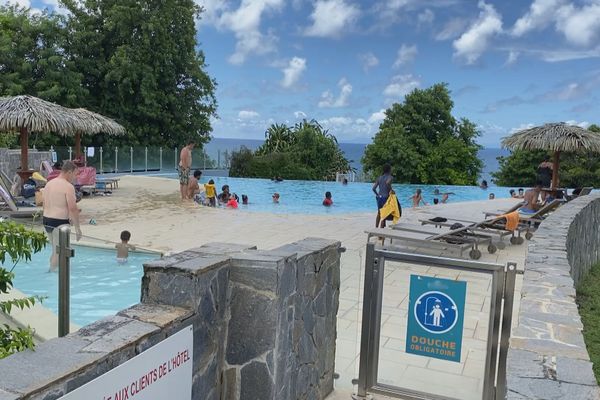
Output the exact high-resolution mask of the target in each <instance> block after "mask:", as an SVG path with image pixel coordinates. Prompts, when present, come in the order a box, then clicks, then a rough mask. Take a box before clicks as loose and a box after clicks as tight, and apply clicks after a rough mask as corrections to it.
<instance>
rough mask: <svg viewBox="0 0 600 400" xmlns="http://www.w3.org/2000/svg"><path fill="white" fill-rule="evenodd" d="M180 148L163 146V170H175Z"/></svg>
mask: <svg viewBox="0 0 600 400" xmlns="http://www.w3.org/2000/svg"><path fill="white" fill-rule="evenodd" d="M179 150H180V149H173V148H166V147H165V148H163V152H162V161H163V162H162V170H161V171H174V170H175V169H176V167H177V163H178V161H179V153H178V151H179Z"/></svg>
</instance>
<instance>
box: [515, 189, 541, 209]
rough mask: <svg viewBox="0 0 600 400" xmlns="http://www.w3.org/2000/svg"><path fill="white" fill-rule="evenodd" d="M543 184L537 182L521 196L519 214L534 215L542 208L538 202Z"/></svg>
mask: <svg viewBox="0 0 600 400" xmlns="http://www.w3.org/2000/svg"><path fill="white" fill-rule="evenodd" d="M542 186H543V183H542V182H541V181H537V182H536V183H535V186H534V187H533V188H531V189H529V190H527V191H526V192H525V195H524V196H523V205H522V206H521V208H519V213H521V214H534V213H535V212H536V211H537V210H539V209H540V208H541V207H542V202H540V201H539V198H540V192H541V191H542Z"/></svg>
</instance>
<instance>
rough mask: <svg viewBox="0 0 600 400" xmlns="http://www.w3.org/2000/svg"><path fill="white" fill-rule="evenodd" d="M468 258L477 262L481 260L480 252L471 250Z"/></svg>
mask: <svg viewBox="0 0 600 400" xmlns="http://www.w3.org/2000/svg"><path fill="white" fill-rule="evenodd" d="M469 257H471V259H473V260H479V259H480V258H481V251H479V250H477V249H473V250H471V251H469Z"/></svg>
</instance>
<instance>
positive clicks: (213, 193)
mask: <svg viewBox="0 0 600 400" xmlns="http://www.w3.org/2000/svg"><path fill="white" fill-rule="evenodd" d="M204 190H205V191H206V199H207V200H208V205H209V206H211V207H216V206H217V189H215V181H213V180H212V179H211V180H209V181H208V183H205V184H204Z"/></svg>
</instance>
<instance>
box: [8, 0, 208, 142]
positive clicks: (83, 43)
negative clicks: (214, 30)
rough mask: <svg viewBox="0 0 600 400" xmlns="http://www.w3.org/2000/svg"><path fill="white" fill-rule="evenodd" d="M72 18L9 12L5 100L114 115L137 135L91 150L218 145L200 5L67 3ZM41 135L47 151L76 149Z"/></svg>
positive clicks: (108, 0)
mask: <svg viewBox="0 0 600 400" xmlns="http://www.w3.org/2000/svg"><path fill="white" fill-rule="evenodd" d="M61 3H62V4H63V5H64V6H65V7H66V9H67V10H68V11H69V13H68V14H67V15H66V16H61V15H57V14H48V13H47V12H44V13H41V14H37V13H32V12H30V11H29V10H27V9H25V8H19V7H16V6H11V7H5V6H0V65H1V66H2V74H0V95H19V94H30V95H33V96H37V97H40V98H43V99H45V100H49V101H53V102H56V103H58V104H61V105H64V106H67V107H85V108H88V109H90V110H91V111H96V112H99V113H101V114H103V115H106V116H109V117H112V118H115V119H116V120H117V121H118V122H120V123H121V124H122V125H124V126H125V128H126V129H127V132H128V135H126V136H125V137H118V138H115V137H109V136H107V135H95V136H88V135H84V136H83V137H82V143H83V145H84V146H102V145H105V146H109V145H110V146H113V145H122V144H124V143H127V144H129V145H147V146H168V147H175V146H181V145H182V144H183V143H184V142H186V141H187V140H189V139H192V140H195V141H196V142H197V144H198V145H201V144H202V143H205V142H207V141H208V139H209V136H208V135H209V132H210V131H211V125H210V117H211V116H214V115H215V112H216V99H215V96H214V91H215V86H216V83H215V81H214V80H213V79H212V78H210V77H209V76H208V74H207V73H206V71H205V69H206V64H205V59H204V54H203V53H202V51H200V50H198V49H197V42H196V25H195V24H196V17H198V16H199V15H200V13H201V8H200V7H199V6H198V5H196V4H195V2H194V1H193V0H149V1H144V2H140V1H137V0H103V1H100V0H85V1H77V0H61ZM72 140H73V139H72V138H71V137H69V138H64V137H59V136H56V135H40V136H39V137H37V138H34V139H33V140H32V141H33V142H35V143H36V145H37V146H38V147H45V146H49V145H51V144H54V145H67V144H72Z"/></svg>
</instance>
